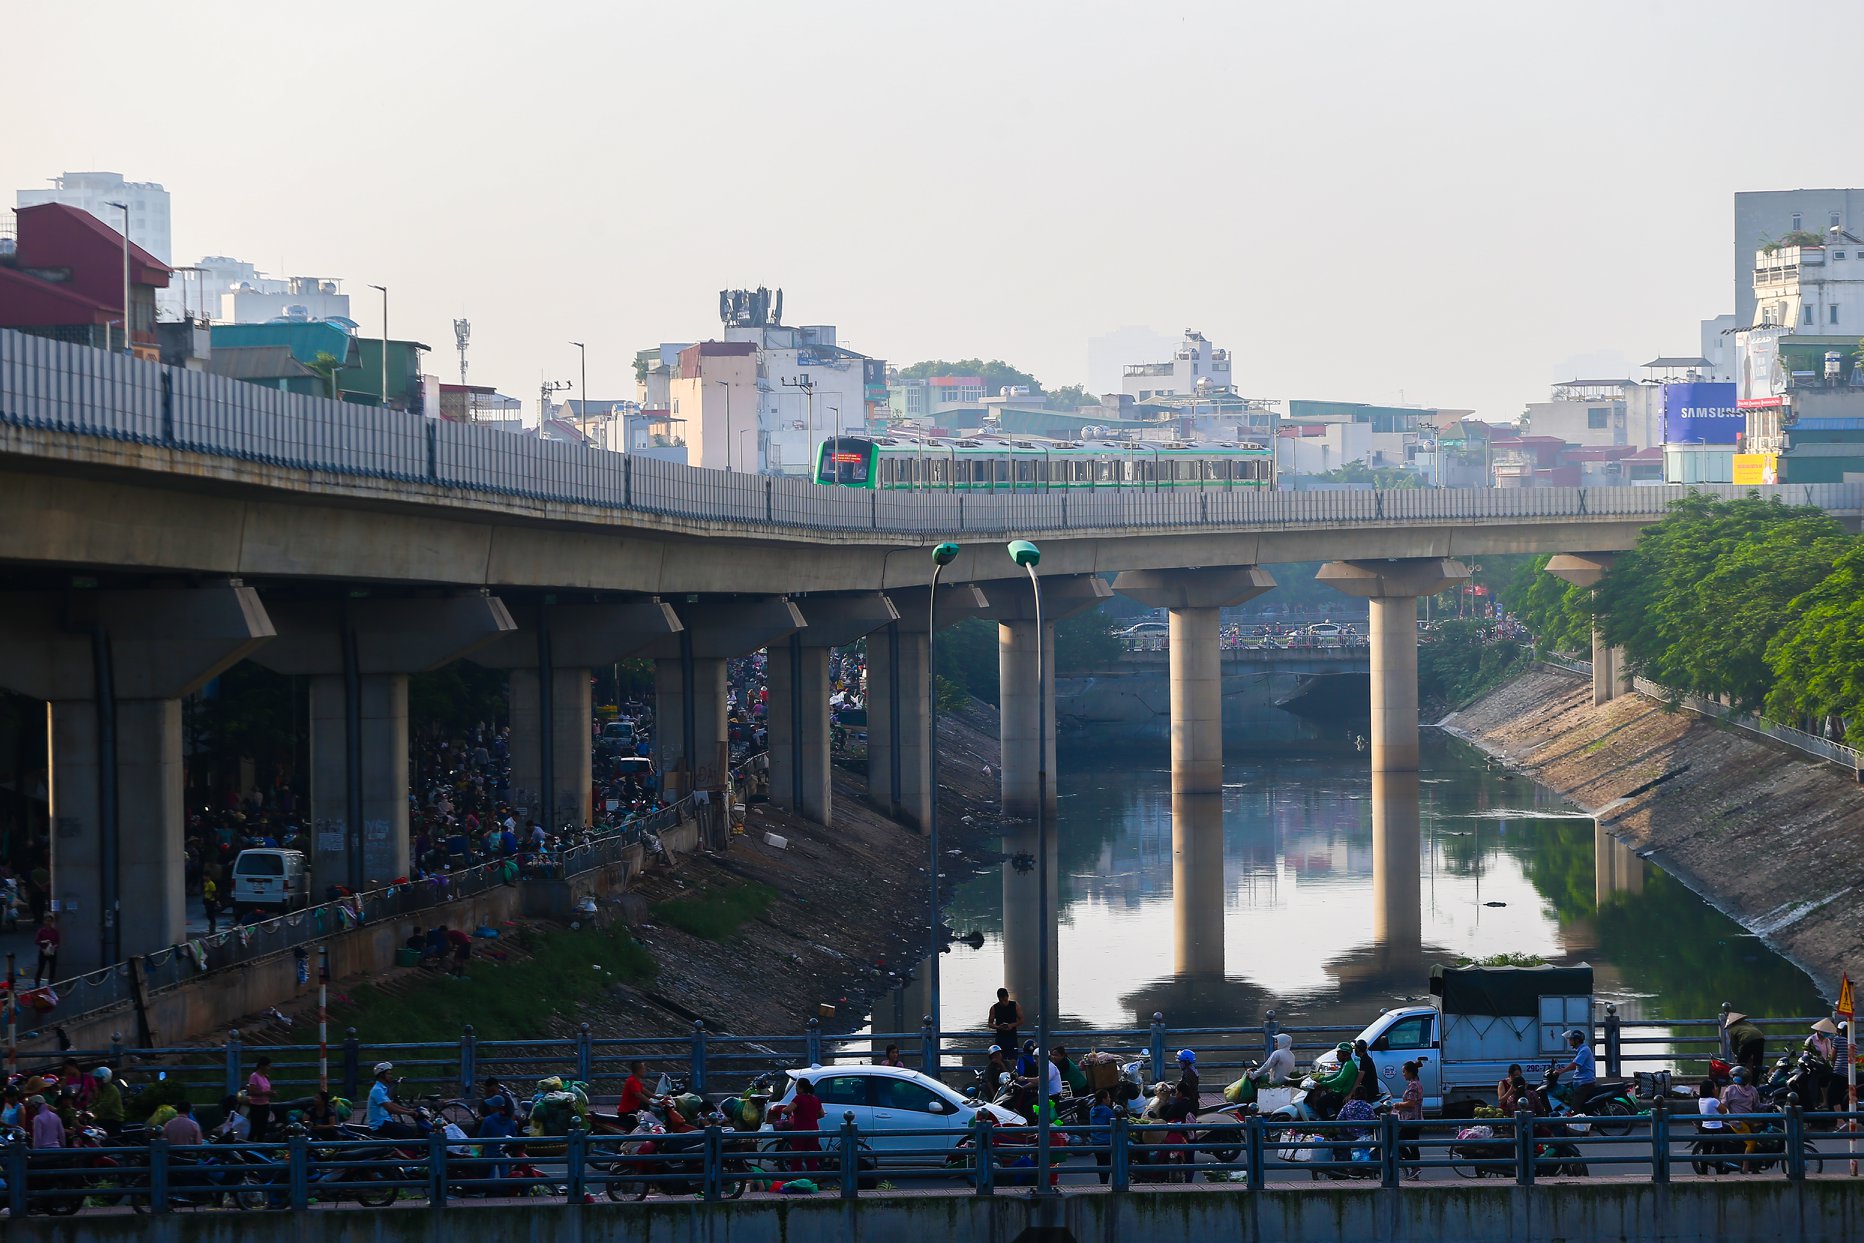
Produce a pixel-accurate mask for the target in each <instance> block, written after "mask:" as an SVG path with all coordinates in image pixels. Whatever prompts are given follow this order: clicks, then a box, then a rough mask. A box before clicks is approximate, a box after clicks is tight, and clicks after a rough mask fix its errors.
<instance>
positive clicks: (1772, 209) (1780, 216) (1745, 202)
mask: <svg viewBox="0 0 1864 1243" xmlns="http://www.w3.org/2000/svg"><path fill="white" fill-rule="evenodd" d="M1860 226H1864V190H1744V191H1741V192H1740V193H1738V194H1736V195H1735V247H1734V249H1735V254H1734V276H1735V323H1736V324H1737V325H1738V326H1740V327H1746V326H1748V325H1749V324H1752V323H1755V322H1756V320H1755V315H1754V307H1755V297H1754V252H1755V251H1756V250H1759V249H1760V248H1762V247H1763V246H1766V245H1767V244H1768V243H1769V242H1777V241H1779V240H1780V239H1781V238H1783V237H1785V236H1786V235H1787V234H1789V233H1815V234H1818V235H1819V236H1820V237H1823V236H1824V235H1825V234H1826V233H1827V232H1828V231H1830V230H1832V229H1849V230H1851V231H1852V232H1858V231H1859V227H1860Z"/></svg>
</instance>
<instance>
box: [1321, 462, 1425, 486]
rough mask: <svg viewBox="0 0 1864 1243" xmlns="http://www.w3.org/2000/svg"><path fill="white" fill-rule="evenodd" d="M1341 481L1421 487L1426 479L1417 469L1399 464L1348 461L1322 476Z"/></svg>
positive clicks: (1371, 484)
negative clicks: (1387, 464)
mask: <svg viewBox="0 0 1864 1243" xmlns="http://www.w3.org/2000/svg"><path fill="white" fill-rule="evenodd" d="M1321 478H1322V479H1333V480H1337V481H1338V482H1340V483H1357V484H1366V485H1369V486H1371V487H1374V488H1383V489H1390V488H1421V487H1423V486H1424V480H1423V479H1422V478H1421V477H1420V476H1419V475H1418V474H1417V472H1415V471H1409V470H1405V469H1404V468H1403V467H1399V466H1368V465H1367V464H1366V463H1364V462H1348V463H1346V465H1344V466H1340V467H1336V468H1335V469H1333V470H1330V471H1328V472H1327V473H1326V474H1324V475H1322V476H1321Z"/></svg>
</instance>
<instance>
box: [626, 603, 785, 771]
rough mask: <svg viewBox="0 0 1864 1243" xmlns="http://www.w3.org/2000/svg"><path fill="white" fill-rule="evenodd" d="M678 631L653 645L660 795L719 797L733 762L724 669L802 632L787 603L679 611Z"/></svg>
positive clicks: (688, 606)
mask: <svg viewBox="0 0 1864 1243" xmlns="http://www.w3.org/2000/svg"><path fill="white" fill-rule="evenodd" d="M673 611H674V612H675V613H676V614H678V616H679V621H680V625H681V626H682V627H683V628H682V629H681V630H680V632H679V633H678V634H675V635H669V636H666V637H663V638H660V639H656V640H655V641H654V642H653V643H651V644H649V645H648V646H647V647H646V648H645V649H644V652H643V654H645V655H647V656H650V657H652V658H653V660H654V760H655V763H656V764H657V765H658V766H659V769H660V774H661V782H662V788H663V789H666V790H667V791H668V793H669V794H673V795H684V794H689V793H691V792H693V791H694V790H698V789H720V788H723V786H724V783H725V769H726V766H727V764H728V763H729V762H730V742H731V732H730V726H729V724H728V723H727V720H726V708H725V689H726V688H725V662H726V661H727V660H729V659H731V658H733V657H737V656H748V655H750V654H751V653H752V652H755V651H757V650H758V649H759V648H765V647H769V646H770V645H771V644H773V643H775V642H777V641H778V640H779V639H784V638H787V637H788V636H789V635H790V634H792V633H794V632H795V631H797V630H800V629H802V628H803V626H804V625H806V623H805V621H804V620H803V615H802V612H801V611H800V610H799V609H798V608H797V607H796V606H795V605H794V604H792V603H790V601H789V598H788V597H786V596H757V597H752V598H727V597H718V598H711V599H706V600H690V599H689V600H685V601H682V602H679V603H676V604H675V605H674V606H673Z"/></svg>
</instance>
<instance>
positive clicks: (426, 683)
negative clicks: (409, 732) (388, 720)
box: [408, 660, 508, 737]
mask: <svg viewBox="0 0 1864 1243" xmlns="http://www.w3.org/2000/svg"><path fill="white" fill-rule="evenodd" d="M507 715H508V713H507V709H506V703H505V675H504V674H503V673H502V672H500V671H499V670H497V669H487V668H485V667H484V666H483V665H475V664H473V663H472V662H471V661H467V660H456V661H454V662H453V663H452V664H450V665H448V666H447V667H446V668H444V669H436V670H434V671H433V672H432V673H416V674H413V675H411V676H410V677H409V678H408V722H409V724H410V725H412V726H413V727H414V728H415V729H416V730H417V731H419V732H421V733H424V734H428V735H430V736H433V737H447V736H451V735H456V734H459V733H461V732H462V731H464V730H465V729H466V728H467V727H468V726H470V725H472V724H473V723H474V722H476V721H501V720H504V719H505V717H506V716H507Z"/></svg>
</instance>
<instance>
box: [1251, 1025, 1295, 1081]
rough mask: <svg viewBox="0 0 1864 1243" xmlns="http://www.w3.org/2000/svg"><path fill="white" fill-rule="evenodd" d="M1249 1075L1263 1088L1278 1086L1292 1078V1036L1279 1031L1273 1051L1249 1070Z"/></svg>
mask: <svg viewBox="0 0 1864 1243" xmlns="http://www.w3.org/2000/svg"><path fill="white" fill-rule="evenodd" d="M1249 1077H1250V1078H1251V1079H1254V1080H1255V1081H1256V1085H1257V1086H1258V1087H1265V1088H1274V1087H1280V1086H1281V1085H1282V1084H1284V1083H1286V1082H1288V1080H1290V1079H1292V1078H1294V1037H1293V1036H1291V1035H1289V1034H1288V1033H1287V1032H1281V1033H1279V1034H1278V1035H1277V1036H1276V1037H1275V1052H1273V1053H1271V1054H1269V1055H1268V1057H1266V1058H1264V1059H1263V1060H1262V1064H1261V1065H1260V1066H1257V1067H1256V1068H1255V1069H1254V1070H1252V1071H1250V1072H1249Z"/></svg>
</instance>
